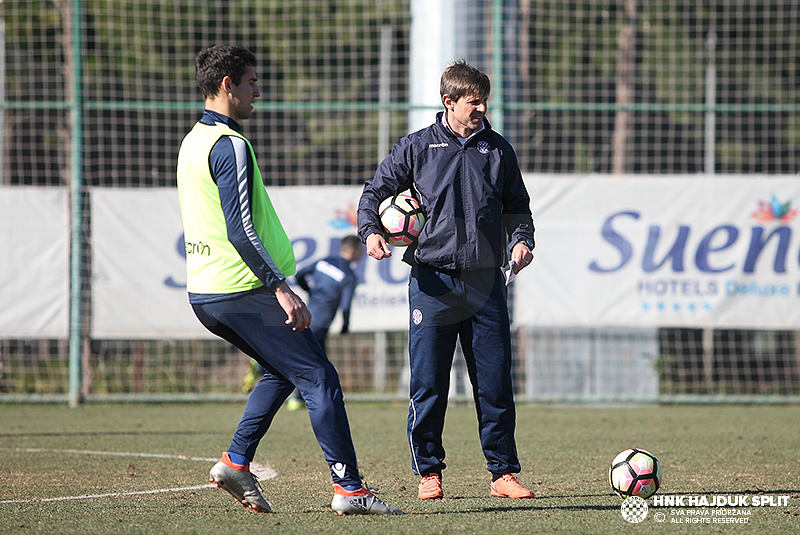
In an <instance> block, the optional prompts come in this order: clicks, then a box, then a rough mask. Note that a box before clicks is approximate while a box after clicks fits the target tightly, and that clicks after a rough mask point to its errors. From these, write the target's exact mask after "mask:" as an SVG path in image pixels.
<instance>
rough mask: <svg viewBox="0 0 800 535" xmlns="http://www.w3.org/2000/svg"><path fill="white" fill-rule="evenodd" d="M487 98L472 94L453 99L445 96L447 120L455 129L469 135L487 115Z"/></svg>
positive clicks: (461, 133) (456, 131) (463, 135)
mask: <svg viewBox="0 0 800 535" xmlns="http://www.w3.org/2000/svg"><path fill="white" fill-rule="evenodd" d="M486 102H487V99H485V98H482V97H479V96H477V95H472V96H469V97H461V98H460V99H458V100H453V99H451V98H449V97H448V96H447V95H445V96H444V105H445V107H446V108H447V122H448V123H449V124H450V128H452V129H453V131H454V132H455V133H456V134H458V135H460V136H462V137H467V136H469V135H471V134H472V132H474V131H475V130H477V129H478V128H480V126H481V123H482V122H483V118H484V117H485V116H486Z"/></svg>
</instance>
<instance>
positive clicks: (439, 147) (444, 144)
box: [428, 142, 450, 149]
mask: <svg viewBox="0 0 800 535" xmlns="http://www.w3.org/2000/svg"><path fill="white" fill-rule="evenodd" d="M449 146H450V145H448V144H447V143H446V142H445V143H431V144H430V145H428V148H429V149H441V148H442V147H449Z"/></svg>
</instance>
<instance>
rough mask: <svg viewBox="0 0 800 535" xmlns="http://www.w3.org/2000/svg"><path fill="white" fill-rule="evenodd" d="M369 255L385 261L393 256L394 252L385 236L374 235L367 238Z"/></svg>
mask: <svg viewBox="0 0 800 535" xmlns="http://www.w3.org/2000/svg"><path fill="white" fill-rule="evenodd" d="M367 254H368V255H370V256H371V257H372V258H374V259H375V260H383V259H384V258H388V257H390V256H392V251H391V249H389V244H388V243H386V240H385V239H384V238H383V236H381V235H380V234H375V233H373V234H370V235H369V236H367Z"/></svg>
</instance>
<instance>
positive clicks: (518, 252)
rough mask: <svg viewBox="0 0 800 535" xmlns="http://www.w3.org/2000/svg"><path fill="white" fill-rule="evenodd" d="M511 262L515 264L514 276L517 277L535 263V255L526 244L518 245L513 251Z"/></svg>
mask: <svg viewBox="0 0 800 535" xmlns="http://www.w3.org/2000/svg"><path fill="white" fill-rule="evenodd" d="M511 260H512V261H513V262H514V267H513V270H514V274H515V275H516V274H517V273H519V272H520V271H522V270H523V269H525V268H526V267H528V266H529V265H530V263H531V262H533V253H532V252H531V250H530V249H528V246H527V245H525V244H524V243H518V244H516V245H515V246H514V248H513V249H512V250H511Z"/></svg>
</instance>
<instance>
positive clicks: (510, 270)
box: [505, 260, 517, 286]
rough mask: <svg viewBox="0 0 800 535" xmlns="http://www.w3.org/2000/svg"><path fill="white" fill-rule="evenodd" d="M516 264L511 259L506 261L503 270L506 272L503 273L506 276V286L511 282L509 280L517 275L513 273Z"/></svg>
mask: <svg viewBox="0 0 800 535" xmlns="http://www.w3.org/2000/svg"><path fill="white" fill-rule="evenodd" d="M516 265H517V263H516V262H514V261H513V260H511V261H509V262H508V268H507V269H506V270H505V271H506V273H505V276H506V286H508V285H509V284H511V281H513V280H514V277H516V276H517V275H516V274H515V273H514V266H516Z"/></svg>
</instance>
